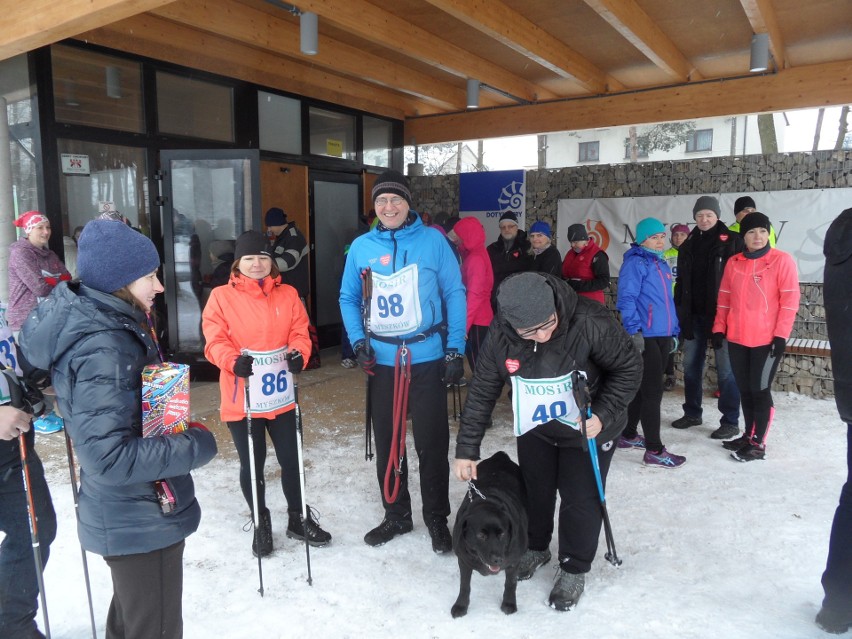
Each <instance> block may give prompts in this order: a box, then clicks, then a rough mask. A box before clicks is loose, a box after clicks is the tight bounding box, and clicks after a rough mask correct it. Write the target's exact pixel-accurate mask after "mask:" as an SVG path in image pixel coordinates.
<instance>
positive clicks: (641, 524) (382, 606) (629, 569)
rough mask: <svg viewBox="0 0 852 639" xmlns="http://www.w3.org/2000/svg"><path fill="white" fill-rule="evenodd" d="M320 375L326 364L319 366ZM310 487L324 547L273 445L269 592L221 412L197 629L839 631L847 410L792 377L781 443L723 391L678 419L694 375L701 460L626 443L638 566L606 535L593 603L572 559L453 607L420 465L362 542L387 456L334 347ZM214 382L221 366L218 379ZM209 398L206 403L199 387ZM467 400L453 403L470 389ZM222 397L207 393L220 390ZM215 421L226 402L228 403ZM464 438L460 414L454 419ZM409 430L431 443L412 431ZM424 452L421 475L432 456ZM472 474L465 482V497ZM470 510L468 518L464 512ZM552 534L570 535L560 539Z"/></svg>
mask: <svg viewBox="0 0 852 639" xmlns="http://www.w3.org/2000/svg"><path fill="white" fill-rule="evenodd" d="M312 376H313V377H312ZM302 381H303V383H302V407H303V413H304V421H305V429H306V440H307V441H306V451H305V455H306V460H307V461H306V463H307V466H308V468H307V494H308V502H309V503H310V504H311V505H313V506H314V507H315V508H316V509H317V510H319V512H320V513H321V524H322V526H323V527H324V528H326V529H327V530H328V531H329V532H331V533H332V534H333V535H334V540H333V543H332V545H331V546H329V547H327V548H321V549H311V555H310V558H311V567H312V574H313V586H309V585H308V583H307V580H306V578H307V570H306V561H305V548H304V546H303V545H302V544H299V543H297V542H295V541H292V540H290V539H287V538H286V537H285V535H284V531H285V527H286V514H285V511H286V505H285V502H284V498H283V495H282V494H281V491H280V489H279V484H278V482H277V480H276V479H275V478H272V477H271V474H272V473H271V471H270V470H269V469H270V468H271V467H272V466H275V467H276V468H277V465H276V464H274V463H271V462H269V461H268V462H267V491H268V497H267V499H268V503H269V505H270V508H271V510H272V523H273V529H274V533H275V546H276V549H275V552H274V554H273V555H272V556H271V557H269V558H268V559H266V560H264V562H263V578H264V586H265V589H266V594H265V596H264V597H263V598H261V597H260V595H259V594H258V592H257V588H258V575H257V562H256V560H255V559H254V558H253V557H252V555H251V551H250V543H251V533H250V532H244V531H243V526H244V524H245V523H246V521H247V520H248V509H247V507H246V505H245V503H244V502H243V498H242V495H241V493H240V491H239V489H238V485H237V462H236V459H235V455H234V452H233V446H232V444H231V442H230V439H229V437H228V435H227V431H225V430H224V429H221V427H217V428H216V429H215V432H216V434H217V439H218V441H219V448H220V455H219V456H218V457H217V458H216V459H215V460H214V461H213V462H212V463H210V464H209V465H208V466H206V467H205V468H202V469H200V470H198V471H197V472H195V473H194V477H195V483H196V487H197V494H198V499H199V501H200V503H201V507H202V511H203V517H202V521H201V527H200V529H199V531H198V532H197V533H196V534H194V535H192V536H191V537H190V538H189V539H188V540H187V546H186V556H185V584H184V623H185V636H186V637H187V638H190V639H191V638H210V637H224V638H241V637H252V638H258V637H264V638H265V637H287V638H293V637H311V638H323V637H329V638H344V637H370V638H375V637H406V638H408V637H415V638H421V637H422V638H431V637H441V638H444V637H446V638H457V637H471V636H477V637H479V636H485V637H512V638H520V637H535V638H541V637H557V636H574V637H594V638H595V639H607V638H616V637H618V638H624V637H630V638H635V639H642V638H645V637H648V638H650V637H669V636H673V637H678V638H679V639H686V638H690V637H707V638H710V637H713V638H716V637H725V638H727V639H735V638H739V637H742V638H749V639H754V638H756V637H758V638H762V637H767V638H770V637H771V638H773V639H781V638H790V639H794V638H795V639H807V638H809V637H813V638H818V637H826V636H827V635H825V634H824V633H822V632H821V631H820V630H819V629H818V628H817V627H816V626H815V625H814V623H813V618H814V615H815V614H816V612H817V610H818V609H819V605H820V602H821V599H822V588H821V586H820V581H819V580H820V575H821V573H822V570H823V568H824V565H825V557H826V552H827V548H828V536H829V530H830V527H831V519H832V516H833V514H834V509H835V507H836V504H837V498H838V495H839V492H840V488H841V486H842V484H843V481H844V479H845V477H846V467H845V426H844V425H843V424H842V423H841V422H840V420H839V419H838V417H837V412H836V410H835V406H834V402H833V401H830V400H829V401H826V400H812V399H809V398H805V397H802V396H799V395H784V394H776V397H775V401H776V405H777V416H776V422H775V425H774V427H773V429H772V432H771V433H770V439H769V447H768V452H767V460H766V461H763V462H752V463H748V464H742V463H737V462H735V461H733V460H732V459H730V457H729V456H728V452H727V451H725V450H724V449H723V448H722V447H721V445H720V443H719V442H718V441H715V440H712V439H710V438H709V437H708V435H709V433H710V432H711V431H712V429H713V428H715V427H716V426H717V423H716V422H717V420H718V412H717V411H716V409H715V406H714V405H713V401H714V400H711V399H705V424H704V425H703V426H698V427H694V428H691V429H689V430H686V431H679V430H675V429H672V428H670V427H669V426H668V424H669V423H670V422H671V420H673V419H676V418H677V417H680V415H681V410H680V402H681V401H682V399H681V397H682V392H677V391H676V392H675V393H667V394H666V397H665V398H664V401H663V423H664V427H663V439H664V443H665V444H666V445H667V446H668V447H669V448H670V449H671V450H672V451H674V452H676V453H679V454H685V455H686V456H687V458H688V461H687V463H686V465H685V466H684V467H682V468H680V469H678V470H675V471H668V470H652V469H649V468H645V467H643V466H642V463H641V460H642V455H641V453H640V452H637V451H630V450H628V451H624V450H619V451H617V452H616V456H615V459H614V461H613V465H612V469H611V472H610V475H609V485H608V490H607V503H608V508H609V513H610V519H611V521H612V527H613V532H614V537H615V542H616V546H617V549H618V553H619V555H620V556H621V558H622V559H623V560H624V563H623V565H622V566H621V567H620V568H614V567H612V566H611V565H610V564H608V563H607V562H606V561H605V560H604V558H603V554H604V551H605V543H604V540H603V535H601V544H600V548H599V551H598V559H597V560H596V562H595V564H594V566H593V568H592V571H591V573H589V575H587V579H586V592H585V594H584V595H583V597H582V599H581V600H580V602H579V604H578V605H577V607H576V608H575V609H574V610H572V611H570V612H566V613H558V612H555V611H553V610H551V609H550V608H549V607H548V606H547V595H548V593H549V591H550V588H551V585H552V581H553V577H554V568H553V567H552V566H551V567H547V568H541V569H539V571H538V572H537V573H536V574H535V576H534V577H533V578H532V579H531V580H529V581H526V582H521V583H520V584H519V587H518V612H517V613H516V614H514V615H510V616H506V615H504V614H503V613H502V612H501V611H500V608H499V606H500V598H501V593H502V587H503V577H502V575H500V576H498V577H488V578H486V577H482V576H480V575H478V574H474V578H473V592H472V595H471V604H470V610H469V612H468V615H467V616H466V617H464V618H462V619H457V620H454V619H452V617H451V616H450V607H451V606H452V604H453V602H454V601H455V597H456V595H457V592H458V566H457V563H456V560H455V557H454V556H437V555H435V554H433V553H432V551H431V545H430V542H429V537H428V533H427V532H426V529H425V527H424V525H423V522H422V520H421V519H420V516H419V509H420V498H419V490H418V488H417V483H418V482H417V481H414V482H412V496H413V499H414V506H415V529H414V532H413V533H412V534H409V535H405V536H403V537H400V538H398V539H395V540H393V541H392V542H390V543H389V544H387V545H386V546H384V547H380V548H370V547H368V546H366V545H365V544H364V542H363V535H364V533H365V532H366V531H367V530H369V529H370V528H372V527H373V526H375V525H376V524H378V523H379V521H380V520H381V516H382V513H381V506H380V502H379V498H378V492H377V485H376V479H375V469H374V466H373V464H368V463H367V462H365V461H364V436H363V388H364V387H363V377H362V375H361V374H360V372H358V371H357V370H354V371H346V370H344V369H341V368H340V367H339V366H337V362H336V361H334V360H329V361H327V362H326V365H325V366H323V368H322V369H320V370H319V371H313V372H309V373H306V374H304V375H303V376H302ZM211 386H212V385H211ZM193 395H194V396H193V402H194V404H193V409H194V411H195V410H198V409H200V408H201V406H200V405H199V402H198V401H197V400H196V391H195V390H194V391H193ZM448 400H449V401H450V408H451V410H452V402H451V398H450V396H449V395H448ZM209 408H210V407H207V409H208V410H209ZM509 411H510V408H509V406H508V402H506V401H505V400H504V401H501V402H500V404H499V405H498V408H497V411H496V413H495V427H494V428H492V429H491V430H489V431H488V433H487V435H486V438H485V440H484V449H483V456H487V455H489V454H491V453H492V452H494V451H497V450H506V451H507V452H509V454H510V455H511V456H512V457H513V458H515V457H516V454H515V448H514V441H513V437H512V435H511V430H510V428H509V416H510V413H509ZM210 421H213V420H212V419H211V420H210ZM450 426H451V430H452V440H451V441H452V444H451V452H452V446H454V441H455V430H456V426H455V423H454V422H453V421H452V420H451V423H450ZM61 437H62V436H61V435H51V436H46V437H43V438H41V440H40V441H39V443H38V446H39V450H40V451H41V452H42V455H43V457H44V458H45V464H46V468H47V474H48V481H49V483H50V485H51V490H52V493H53V499H54V504H55V507H56V510H57V514H58V518H59V534H58V538H57V540H56V542H55V543H54V544H53V547H52V552H51V558H50V562H49V564H48V566H47V570H46V592H47V597H48V607H49V612H50V622H51V630H52V632H53V636H54V637H55V638H57V639H58V638H69V639H81V638H82V639H85V638H86V637H88V636H91V632H90V626H89V616H88V607H87V602H86V592H85V588H84V581H83V576H82V568H81V559H80V547H79V544H78V540H77V536H76V530H75V523H74V510H73V502H72V497H71V489H70V486H69V476H68V468H67V464H66V463H65V459H64V443H62V441H61ZM409 444H410V445H413V444H412V442H411V438H410V435H409ZM411 471H412V474H413V476H414V477H415V478H416V477H417V463H416V460H414V459H412V460H411ZM464 493H465V485H463V484H462V483H460V482H457V481H455V480H452V482H451V503H452V504H453V508H454V511H455V507H456V505H457V504H459V503H460V501H461V499H462V498H463V496H464ZM454 516H455V515H454V514H453V515H452V516H451V524H452V521H453V518H454ZM551 549H552V550H553V553H554V557H555V555H556V542H555V540H554V542H553V544H552V546H551ZM88 563H89V571H90V574H91V582H92V592H93V598H94V607H95V618H96V622H97V626H98V636H99V637H102V636H103V629H104V622H105V618H106V613H107V608H108V605H109V600H110V597H111V592H112V590H111V582H110V577H109V571H108V569H107V567H106V565H105V563H104V562H103V560H102V559H101V558H100V557H97V556H93V555H89V559H88Z"/></svg>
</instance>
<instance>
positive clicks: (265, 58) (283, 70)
mask: <svg viewBox="0 0 852 639" xmlns="http://www.w3.org/2000/svg"><path fill="white" fill-rule="evenodd" d="M79 38H80V39H83V40H85V41H87V42H89V43H91V44H98V45H101V46H105V47H110V48H113V49H117V50H120V51H127V52H129V53H134V54H136V55H142V56H146V57H150V58H155V59H157V60H164V61H167V62H172V63H174V64H179V65H181V66H187V67H190V68H195V69H200V70H202V71H208V72H210V73H215V74H219V75H223V76H226V77H230V78H236V79H239V80H243V81H246V82H254V83H257V84H260V85H264V86H267V87H270V88H272V89H278V90H281V91H287V92H290V93H296V94H300V95H304V96H307V97H311V98H315V99H317V100H324V101H327V102H331V103H334V104H339V105H341V106H347V107H350V108H353V109H359V110H362V111H367V112H371V113H376V114H379V115H384V116H386V117H391V118H399V119H402V118H403V117H405V115H406V114H409V113H415V112H420V113H423V114H432V113H437V112H439V109H437V108H436V107H434V106H433V105H430V104H427V103H425V102H422V101H417V100H415V99H413V98H410V97H409V96H406V95H404V94H402V93H398V92H395V91H388V90H387V89H384V88H382V87H377V86H371V85H366V84H363V83H360V82H357V81H354V80H350V79H349V78H346V77H344V76H339V75H334V74H331V73H327V72H325V71H322V70H321V69H314V68H311V67H308V66H306V65H304V64H300V63H298V62H294V61H292V60H289V59H287V58H283V57H281V56H278V55H273V54H269V53H265V52H263V51H262V50H260V49H256V48H254V47H248V46H245V45H242V44H239V43H236V42H233V41H230V40H225V39H222V38H220V37H218V36H211V35H209V34H205V33H203V32H201V31H198V30H195V29H189V28H187V27H184V26H182V25H179V24H177V23H174V22H170V21H168V20H165V19H163V18H159V17H156V16H153V15H151V14H145V15H140V16H134V17H132V18H128V19H126V20H122V21H121V22H117V23H115V24H111V25H109V26H108V27H102V28H100V29H96V30H94V31H88V32H86V33H83V34H81V35H80V36H79Z"/></svg>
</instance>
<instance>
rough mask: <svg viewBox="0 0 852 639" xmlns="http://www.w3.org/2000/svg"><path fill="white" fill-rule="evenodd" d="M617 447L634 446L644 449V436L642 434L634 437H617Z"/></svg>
mask: <svg viewBox="0 0 852 639" xmlns="http://www.w3.org/2000/svg"><path fill="white" fill-rule="evenodd" d="M616 446H618V448H634V449H644V448H645V438H644V437H642V435H636V437H632V438H630V437H619V438H618V443H617V444H616Z"/></svg>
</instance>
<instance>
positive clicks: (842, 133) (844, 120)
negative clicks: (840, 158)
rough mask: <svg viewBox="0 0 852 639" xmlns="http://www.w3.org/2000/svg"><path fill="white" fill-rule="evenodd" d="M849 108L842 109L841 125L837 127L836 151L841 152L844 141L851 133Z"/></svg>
mask: <svg viewBox="0 0 852 639" xmlns="http://www.w3.org/2000/svg"><path fill="white" fill-rule="evenodd" d="M848 116H849V106H848V105H847V106H845V107H843V108H842V109H840V124H839V125H838V127H837V141H836V142H835V143H834V150H835V151H839V150H840V149H842V148H843V141H844V140H845V139H846V134H847V133H848V132H849V121H848Z"/></svg>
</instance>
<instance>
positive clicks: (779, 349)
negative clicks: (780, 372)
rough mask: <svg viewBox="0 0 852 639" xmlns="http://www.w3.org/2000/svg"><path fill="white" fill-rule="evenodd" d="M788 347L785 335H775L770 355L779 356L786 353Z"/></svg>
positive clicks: (770, 347) (770, 346)
mask: <svg viewBox="0 0 852 639" xmlns="http://www.w3.org/2000/svg"><path fill="white" fill-rule="evenodd" d="M785 348H787V340H786V339H784V338H783V337H773V338H772V343H771V344H770V345H769V357H773V358H776V359H777V358H779V357H781V356H782V355H783V354H784V349H785Z"/></svg>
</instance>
